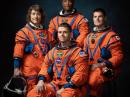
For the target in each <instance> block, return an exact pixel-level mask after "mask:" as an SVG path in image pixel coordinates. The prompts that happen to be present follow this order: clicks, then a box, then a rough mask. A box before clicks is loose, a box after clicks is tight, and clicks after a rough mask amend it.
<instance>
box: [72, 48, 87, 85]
mask: <svg viewBox="0 0 130 97" xmlns="http://www.w3.org/2000/svg"><path fill="white" fill-rule="evenodd" d="M75 54H76V53H75ZM74 64H75V70H76V71H75V73H74V74H73V76H72V77H71V83H73V84H74V85H76V86H81V85H83V84H84V83H85V82H86V81H87V79H88V69H89V67H88V63H87V55H86V54H85V52H84V51H83V50H80V51H79V53H78V55H77V56H76V57H75V58H74Z"/></svg>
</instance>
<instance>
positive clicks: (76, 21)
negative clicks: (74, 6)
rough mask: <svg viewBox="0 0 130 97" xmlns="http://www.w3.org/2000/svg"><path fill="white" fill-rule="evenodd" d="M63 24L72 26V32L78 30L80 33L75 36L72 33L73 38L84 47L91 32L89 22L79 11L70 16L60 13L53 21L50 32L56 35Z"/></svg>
mask: <svg viewBox="0 0 130 97" xmlns="http://www.w3.org/2000/svg"><path fill="white" fill-rule="evenodd" d="M63 22H66V23H68V24H70V26H71V27H72V32H73V31H74V29H76V30H75V31H76V32H77V31H78V32H77V33H75V35H73V34H74V33H72V37H73V38H74V39H75V40H76V42H77V43H78V45H79V46H80V47H83V41H84V39H85V36H87V35H88V32H89V26H88V20H87V19H86V18H85V17H84V16H83V15H82V14H80V13H79V12H77V11H75V12H74V13H73V14H68V15H64V14H63V13H62V11H61V12H59V15H57V16H55V17H54V18H53V19H51V21H50V24H49V29H48V31H49V32H50V33H51V34H52V35H54V33H55V32H57V30H58V26H59V24H61V23H63Z"/></svg>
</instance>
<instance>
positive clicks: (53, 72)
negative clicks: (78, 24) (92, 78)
mask: <svg viewBox="0 0 130 97" xmlns="http://www.w3.org/2000/svg"><path fill="white" fill-rule="evenodd" d="M58 39H59V44H58V45H57V46H55V47H54V48H53V49H52V50H50V51H49V53H48V54H47V55H46V56H45V59H44V63H43V64H42V68H41V71H40V72H39V76H38V79H39V81H38V84H37V85H36V87H35V88H34V89H33V90H31V91H30V92H29V93H28V94H27V97H56V96H58V97H59V96H60V97H86V92H87V90H86V86H85V83H86V81H87V78H88V64H87V55H86V54H85V52H84V51H83V50H82V49H81V48H79V47H77V46H76V43H75V42H74V41H72V40H71V27H70V26H69V24H67V23H62V24H60V25H59V28H58ZM50 78H52V80H51V82H50V83H47V81H48V79H50Z"/></svg>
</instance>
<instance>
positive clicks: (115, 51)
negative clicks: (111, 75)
mask: <svg viewBox="0 0 130 97" xmlns="http://www.w3.org/2000/svg"><path fill="white" fill-rule="evenodd" d="M104 33H105V32H97V33H95V36H96V38H95V43H92V42H91V39H92V35H93V33H90V34H89V35H90V38H88V37H87V38H86V39H85V40H84V50H85V51H86V49H87V47H88V43H87V41H88V39H89V41H90V42H89V46H90V49H91V51H92V52H93V51H94V49H95V47H96V45H97V43H98V40H99V39H100V38H101V35H103V34H104ZM117 37H118V38H117ZM107 45H109V47H108V49H109V50H110V52H111V55H112V57H111V58H109V59H108V60H107V61H110V62H111V63H112V68H113V70H115V74H116V75H119V70H120V64H121V62H122V59H123V51H122V47H121V46H122V43H121V41H120V39H119V36H118V35H117V34H116V33H115V32H113V31H109V32H108V33H107V34H106V36H105V38H104V39H103V40H102V42H101V44H100V45H99V46H98V48H97V51H96V53H95V55H94V57H93V60H89V65H91V64H97V63H98V62H97V60H98V59H99V58H101V56H100V53H101V52H100V50H101V48H102V47H106V46H107ZM90 49H88V54H89V58H90ZM104 61H106V60H104ZM109 80H110V79H108V78H106V77H105V76H104V75H103V72H102V68H96V69H95V70H93V71H90V75H89V85H90V88H91V92H90V94H91V95H93V96H96V97H100V96H101V92H102V85H103V83H104V82H105V81H109Z"/></svg>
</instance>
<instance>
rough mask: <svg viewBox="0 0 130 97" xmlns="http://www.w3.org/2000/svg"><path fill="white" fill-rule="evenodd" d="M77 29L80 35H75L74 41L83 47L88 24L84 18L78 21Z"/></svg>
mask: <svg viewBox="0 0 130 97" xmlns="http://www.w3.org/2000/svg"><path fill="white" fill-rule="evenodd" d="M78 29H79V32H80V35H79V36H78V37H77V39H76V42H77V43H78V45H79V46H80V47H83V41H84V39H85V37H86V36H87V35H88V33H89V24H88V21H87V20H86V18H83V19H82V20H81V21H80V22H79V26H78Z"/></svg>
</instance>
